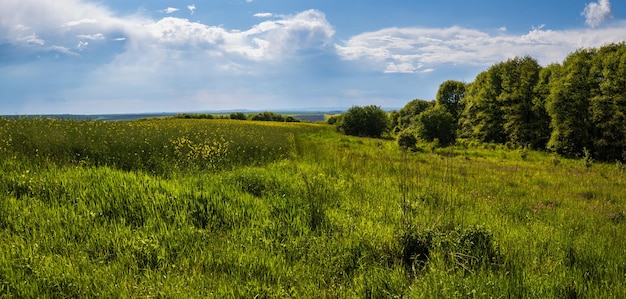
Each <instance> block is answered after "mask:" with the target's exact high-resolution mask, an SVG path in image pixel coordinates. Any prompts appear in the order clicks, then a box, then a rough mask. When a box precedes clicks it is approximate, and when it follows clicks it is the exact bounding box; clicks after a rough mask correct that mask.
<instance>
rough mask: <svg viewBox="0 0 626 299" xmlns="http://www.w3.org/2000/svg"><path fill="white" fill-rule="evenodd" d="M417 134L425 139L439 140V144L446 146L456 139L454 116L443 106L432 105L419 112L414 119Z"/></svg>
mask: <svg viewBox="0 0 626 299" xmlns="http://www.w3.org/2000/svg"><path fill="white" fill-rule="evenodd" d="M415 123H416V128H417V135H418V136H419V137H420V138H422V139H424V140H426V141H429V142H430V141H434V140H435V139H438V140H439V144H440V145H443V146H446V145H450V144H452V143H454V141H455V140H456V125H455V122H454V116H452V114H451V113H450V112H448V110H447V109H446V108H444V107H443V106H439V105H437V106H434V107H430V108H428V109H426V111H424V112H422V113H420V114H419V115H418V116H417V117H416V119H415Z"/></svg>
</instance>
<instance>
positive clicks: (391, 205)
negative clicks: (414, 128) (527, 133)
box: [0, 119, 626, 298]
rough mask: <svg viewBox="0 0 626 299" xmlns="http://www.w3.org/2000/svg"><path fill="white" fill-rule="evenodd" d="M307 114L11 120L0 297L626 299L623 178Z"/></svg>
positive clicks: (5, 156) (609, 168) (594, 168)
mask: <svg viewBox="0 0 626 299" xmlns="http://www.w3.org/2000/svg"><path fill="white" fill-rule="evenodd" d="M419 148H420V149H421V151H418V152H408V153H403V152H402V151H401V150H400V149H399V147H398V146H397V144H396V143H395V142H394V141H390V140H378V139H366V138H355V137H348V136H343V135H339V134H337V133H335V132H334V131H333V130H332V128H330V127H327V126H321V125H309V124H269V123H260V122H259V123H256V122H237V121H228V120H174V119H168V120H145V121H136V122H115V123H108V122H83V121H60V120H41V119H28V120H27V119H22V120H0V159H1V160H0V239H1V240H2V242H0V297H7V298H13V297H19V298H59V297H61V298H66V297H71V298H76V297H79V298H80V297H82V298H94V297H102V298H115V297H136V298H141V297H167V298H181V297H182V298H184V297H191V298H207V297H209V298H224V297H227V298H229V297H230V298H254V297H257V298H283V297H296V298H302V297H304V298H320V297H322V298H324V297H326V298H337V297H339V298H353V297H361V298H381V297H382V298H388V297H408V298H451V297H464V298H465V297H470V298H474V297H476V298H485V297H487V298H489V297H517V298H519V297H523V298H563V297H566V298H622V297H624V296H626V286H625V281H626V280H625V279H624V278H625V277H626V256H624V254H623V249H624V248H626V239H625V238H623V237H622V236H623V235H624V232H625V231H626V215H625V213H626V203H625V200H626V196H625V195H626V194H625V192H624V190H626V175H625V173H624V167H623V165H621V164H599V163H592V164H591V165H590V167H588V166H589V165H585V164H586V163H585V162H584V161H577V160H568V159H563V158H559V157H556V156H553V155H551V154H547V153H541V152H534V151H528V150H523V151H522V150H510V149H507V148H505V147H501V146H490V145H489V146H485V147H469V146H457V147H452V148H434V147H430V146H429V145H427V144H422V145H420V146H419Z"/></svg>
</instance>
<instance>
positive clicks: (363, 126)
mask: <svg viewBox="0 0 626 299" xmlns="http://www.w3.org/2000/svg"><path fill="white" fill-rule="evenodd" d="M388 127H389V117H388V116H387V112H385V111H384V110H382V109H381V108H380V107H379V106H375V105H370V106H364V107H361V106H353V107H352V108H350V109H348V111H346V113H344V114H343V115H342V116H341V118H340V119H339V121H338V125H337V128H338V130H339V131H341V132H343V133H344V134H346V135H354V136H365V137H380V136H381V135H382V134H383V133H384V132H386V131H387V130H388Z"/></svg>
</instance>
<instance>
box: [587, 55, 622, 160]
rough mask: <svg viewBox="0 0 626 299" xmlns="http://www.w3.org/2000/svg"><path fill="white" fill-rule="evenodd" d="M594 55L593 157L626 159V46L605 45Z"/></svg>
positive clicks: (591, 120)
mask: <svg viewBox="0 0 626 299" xmlns="http://www.w3.org/2000/svg"><path fill="white" fill-rule="evenodd" d="M594 58H595V59H594V60H593V61H592V66H591V70H590V79H591V81H592V82H591V84H592V86H594V88H592V94H591V95H590V96H591V99H590V110H589V113H590V115H589V117H590V122H591V126H592V128H593V129H592V130H593V132H592V138H593V156H594V158H596V159H600V160H605V161H606V160H610V161H613V160H622V159H624V158H626V157H625V156H624V154H625V153H626V45H625V44H624V43H621V44H611V45H607V46H604V47H602V48H600V49H599V50H598V53H597V55H596V56H595V57H594ZM596 86H597V88H595V87H596Z"/></svg>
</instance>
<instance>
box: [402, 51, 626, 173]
mask: <svg viewBox="0 0 626 299" xmlns="http://www.w3.org/2000/svg"><path fill="white" fill-rule="evenodd" d="M435 112H437V113H435ZM442 112H443V115H444V116H445V117H443V119H449V120H450V121H452V123H453V125H454V130H452V131H451V132H452V133H451V134H455V135H456V136H454V137H455V138H457V137H458V138H463V139H465V140H470V141H478V142H487V143H499V144H508V145H512V146H518V147H528V148H533V149H539V150H550V151H554V152H556V153H559V154H561V155H564V156H569V157H582V156H590V157H593V159H597V160H602V161H615V160H617V161H624V159H625V158H626V45H625V44H624V43H620V44H609V45H606V46H603V47H601V48H599V49H596V48H590V49H579V50H577V51H576V52H573V53H571V54H569V55H568V56H567V57H566V59H565V60H564V61H563V63H561V64H557V63H555V64H550V65H548V66H545V67H542V66H541V65H539V63H538V62H537V60H535V59H534V58H532V57H529V56H526V57H522V58H520V57H517V58H513V59H510V60H508V61H506V62H500V63H498V64H495V65H493V66H491V67H490V68H489V69H487V70H486V71H483V72H481V73H480V74H478V75H477V76H476V78H475V80H474V81H473V82H471V83H465V82H459V81H454V80H449V81H446V82H443V83H442V84H441V85H440V86H439V90H438V92H437V96H436V99H435V101H432V102H429V101H424V100H420V99H416V100H413V101H411V102H409V103H408V104H407V105H406V106H405V107H403V108H402V109H401V110H400V111H394V112H392V114H391V121H392V126H393V127H395V130H396V132H400V131H402V130H407V129H410V130H415V129H417V130H419V128H420V127H423V126H424V123H423V122H424V119H432V118H425V117H423V114H424V113H425V114H429V115H442ZM447 133H450V132H447Z"/></svg>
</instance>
